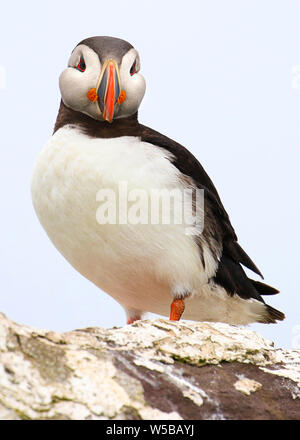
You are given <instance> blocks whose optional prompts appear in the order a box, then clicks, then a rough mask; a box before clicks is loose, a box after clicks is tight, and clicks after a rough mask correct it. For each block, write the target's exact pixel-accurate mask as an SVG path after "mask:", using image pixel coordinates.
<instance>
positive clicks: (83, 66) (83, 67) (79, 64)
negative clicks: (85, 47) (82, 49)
mask: <svg viewBox="0 0 300 440" xmlns="http://www.w3.org/2000/svg"><path fill="white" fill-rule="evenodd" d="M75 69H77V70H80V72H84V71H85V69H86V65H85V62H84V59H83V57H80V61H79V63H78V64H77V66H76V67H75Z"/></svg>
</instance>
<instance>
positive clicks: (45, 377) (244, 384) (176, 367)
mask: <svg viewBox="0 0 300 440" xmlns="http://www.w3.org/2000/svg"><path fill="white" fill-rule="evenodd" d="M0 360H1V362H0V419H113V420H120V419H127V420H128V419H129V420H133V419H148V420H149V419H150V420H168V419H171V420H174V419H177V420H178V419H179V420H180V419H189V420H192V419H300V350H288V349H275V348H274V346H273V344H272V343H271V342H270V341H267V340H265V339H264V338H262V337H261V336H260V335H259V334H257V333H256V332H254V331H252V330H249V329H247V328H245V327H238V326H230V325H227V324H221V323H205V322H201V323H200V322H198V323H195V322H187V321H181V322H171V321H168V320H166V319H157V320H154V321H152V320H151V321H150V320H145V321H138V322H136V323H134V324H132V325H128V326H124V327H122V328H113V329H102V328H88V329H83V330H74V331H71V332H67V333H56V332H52V331H46V330H40V329H35V328H31V327H26V326H22V325H19V324H16V323H14V322H12V321H11V320H9V319H7V318H6V317H5V316H4V315H3V314H0Z"/></svg>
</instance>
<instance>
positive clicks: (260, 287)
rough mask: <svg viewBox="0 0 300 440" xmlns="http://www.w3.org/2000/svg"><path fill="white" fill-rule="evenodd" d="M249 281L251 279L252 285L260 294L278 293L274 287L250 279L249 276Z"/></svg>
mask: <svg viewBox="0 0 300 440" xmlns="http://www.w3.org/2000/svg"><path fill="white" fill-rule="evenodd" d="M249 281H251V283H252V285H253V286H254V287H255V289H256V290H257V292H258V293H259V294H260V295H277V293H279V290H277V289H275V287H271V286H268V284H264V283H261V282H260V281H255V280H251V278H249Z"/></svg>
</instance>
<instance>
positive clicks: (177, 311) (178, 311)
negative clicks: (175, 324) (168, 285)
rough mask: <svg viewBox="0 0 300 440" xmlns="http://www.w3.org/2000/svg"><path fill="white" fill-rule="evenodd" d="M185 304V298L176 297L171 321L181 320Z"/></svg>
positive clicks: (172, 306) (172, 305)
mask: <svg viewBox="0 0 300 440" xmlns="http://www.w3.org/2000/svg"><path fill="white" fill-rule="evenodd" d="M184 308H185V304H184V300H183V299H174V301H173V302H172V304H171V313H170V320H171V321H179V319H180V318H181V315H182V314H183V312H184Z"/></svg>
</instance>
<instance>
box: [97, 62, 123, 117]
mask: <svg viewBox="0 0 300 440" xmlns="http://www.w3.org/2000/svg"><path fill="white" fill-rule="evenodd" d="M120 94H121V88H120V79H119V69H118V65H117V63H116V62H115V61H114V60H107V61H106V62H105V63H104V65H103V68H102V71H101V75H100V79H99V83H98V87H97V95H98V103H99V106H100V110H101V112H102V116H103V119H105V120H106V121H108V122H112V120H113V117H114V111H115V104H116V102H117V101H118V99H119V96H120Z"/></svg>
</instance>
